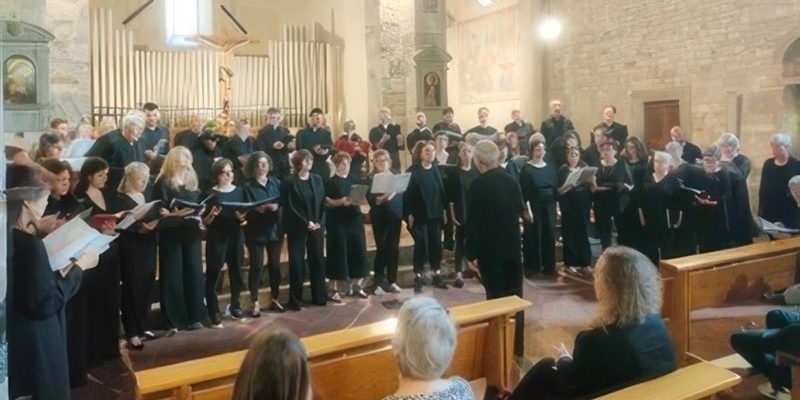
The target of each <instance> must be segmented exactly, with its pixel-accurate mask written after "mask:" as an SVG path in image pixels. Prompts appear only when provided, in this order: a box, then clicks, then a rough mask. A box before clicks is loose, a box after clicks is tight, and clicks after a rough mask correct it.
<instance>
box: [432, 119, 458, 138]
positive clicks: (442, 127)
mask: <svg viewBox="0 0 800 400" xmlns="http://www.w3.org/2000/svg"><path fill="white" fill-rule="evenodd" d="M439 131H450V132H454V133H458V134H459V135H460V134H461V127H460V126H458V124H457V123H455V122H453V123H452V124H448V123H447V122H444V121H442V122H439V123H437V124H436V125H434V126H433V133H436V132H439Z"/></svg>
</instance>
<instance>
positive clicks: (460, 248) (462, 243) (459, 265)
mask: <svg viewBox="0 0 800 400" xmlns="http://www.w3.org/2000/svg"><path fill="white" fill-rule="evenodd" d="M466 246H467V231H466V227H465V226H464V222H462V223H461V225H458V226H456V245H455V248H456V249H455V250H456V251H455V252H454V253H455V254H453V259H454V261H455V269H456V272H463V271H464V250H465V247H466Z"/></svg>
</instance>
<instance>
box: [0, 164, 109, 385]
mask: <svg viewBox="0 0 800 400" xmlns="http://www.w3.org/2000/svg"><path fill="white" fill-rule="evenodd" d="M6 174H7V176H6V185H7V190H6V194H7V209H6V213H7V214H6V215H7V218H8V227H7V231H6V233H7V235H8V236H7V238H8V239H7V240H8V243H7V244H8V252H9V254H8V260H9V261H10V264H9V265H8V293H7V297H6V313H7V320H6V322H7V325H6V326H7V328H6V329H7V331H6V334H7V338H8V366H7V370H8V377H9V383H8V384H9V393H8V394H9V396H10V398H12V399H16V398H18V397H22V396H32V398H33V399H68V398H69V397H70V391H69V390H70V381H69V367H68V364H67V339H66V326H65V325H66V317H65V314H64V308H65V306H66V304H67V301H68V300H69V299H70V298H71V297H72V296H74V295H75V293H76V292H77V291H78V288H79V286H80V283H81V278H82V274H83V270H86V269H90V268H93V267H94V266H95V265H97V261H98V256H97V254H94V253H85V254H83V255H81V256H80V257H78V259H77V260H75V261H74V262H73V263H70V264H69V265H64V266H63V268H61V269H60V270H58V271H53V270H52V269H51V267H50V260H49V259H48V256H47V250H46V249H45V247H44V243H42V239H41V238H40V235H43V234H47V233H49V232H51V231H52V230H54V229H55V227H56V226H57V222H56V221H57V218H56V217H55V216H50V217H42V214H43V212H44V209H45V207H46V206H47V198H48V197H47V196H48V192H49V190H48V189H49V188H48V186H47V184H46V183H44V182H43V181H42V180H41V177H40V175H39V171H38V170H37V169H34V168H32V167H29V166H21V165H10V166H8V170H7V171H6Z"/></svg>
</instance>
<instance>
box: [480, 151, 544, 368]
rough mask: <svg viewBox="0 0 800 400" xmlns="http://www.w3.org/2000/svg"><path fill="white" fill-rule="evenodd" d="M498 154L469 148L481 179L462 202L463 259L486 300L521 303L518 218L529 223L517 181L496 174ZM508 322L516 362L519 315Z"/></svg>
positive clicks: (521, 337) (521, 336) (520, 327)
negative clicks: (480, 284) (512, 324)
mask: <svg viewBox="0 0 800 400" xmlns="http://www.w3.org/2000/svg"><path fill="white" fill-rule="evenodd" d="M499 153H500V152H499V150H498V149H497V146H496V145H495V144H494V143H491V142H488V141H481V142H478V144H477V145H476V146H475V166H476V168H477V169H478V171H480V173H481V175H480V176H479V177H478V178H476V179H475V180H474V181H472V184H471V185H470V188H469V190H468V191H467V198H466V213H467V220H468V221H469V223H468V224H467V226H466V252H467V254H466V256H467V260H469V264H470V268H475V269H477V270H478V271H479V272H480V277H481V280H482V282H483V286H484V288H485V289H486V299H487V300H489V299H496V298H500V297H505V296H512V295H516V296H519V297H522V265H521V263H522V260H521V254H520V249H519V247H520V240H521V238H520V231H519V218H520V217H524V218H525V219H526V220H528V221H530V216H529V215H527V214H526V213H525V205H524V202H523V199H522V191H521V189H520V186H519V183H518V181H516V180H514V179H513V178H512V177H510V176H509V175H508V174H507V173H506V172H505V171H503V170H502V169H501V168H499V159H500V154H499ZM514 319H515V327H514V354H515V355H519V356H521V355H522V354H523V353H524V347H523V346H524V328H525V325H524V324H525V315H524V312H523V311H520V312H518V313H517V314H516V315H515V317H514Z"/></svg>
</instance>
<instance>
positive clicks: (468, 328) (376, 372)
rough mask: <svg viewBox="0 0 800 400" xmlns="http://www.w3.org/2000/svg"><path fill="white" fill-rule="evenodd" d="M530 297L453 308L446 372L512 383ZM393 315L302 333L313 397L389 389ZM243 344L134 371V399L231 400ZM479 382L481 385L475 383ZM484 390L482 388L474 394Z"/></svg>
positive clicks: (344, 399) (375, 395) (366, 395)
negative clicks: (454, 335) (519, 319)
mask: <svg viewBox="0 0 800 400" xmlns="http://www.w3.org/2000/svg"><path fill="white" fill-rule="evenodd" d="M530 306H531V303H530V302H528V301H526V300H523V299H520V298H519V297H516V296H510V297H505V298H502V299H495V300H488V301H482V302H478V303H474V304H469V305H464V306H458V307H453V308H450V310H449V311H450V316H451V317H452V318H453V319H454V320H455V322H456V323H457V324H458V327H459V329H458V346H457V348H456V352H455V355H454V356H453V361H452V362H451V364H450V367H449V368H448V370H447V372H446V376H450V375H458V376H461V377H463V378H464V379H466V380H468V381H476V380H479V379H481V378H485V384H482V385H483V386H485V385H497V386H501V385H502V387H513V378H512V366H513V343H514V325H513V321H512V320H511V318H512V316H513V315H514V314H515V313H516V312H518V311H521V310H524V309H525V308H528V307H530ZM396 324H397V321H396V319H394V318H391V319H387V320H385V321H382V322H377V323H374V324H368V325H364V326H359V327H355V328H350V329H344V330H340V331H334V332H329V333H323V334H319V335H314V336H309V337H306V338H303V339H302V341H303V344H304V345H305V347H306V350H307V352H308V356H309V363H310V365H311V378H312V386H313V389H314V398H315V399H317V400H328V399H336V400H351V399H352V400H356V399H361V400H370V399H380V398H382V397H384V396H387V395H390V394H392V393H393V392H394V391H395V390H396V389H397V385H398V376H399V371H398V368H397V364H396V362H395V360H394V356H393V354H392V349H391V338H392V337H393V335H394V331H395V327H396ZM246 352H247V351H246V350H242V351H237V352H233V353H226V354H220V355H217V356H212V357H206V358H202V359H197V360H192V361H187V362H182V363H178V364H172V365H166V366H163V367H158V368H153V369H148V370H144V371H139V372H136V374H135V375H136V382H137V388H136V392H137V398H138V399H146V400H156V399H157V400H162V399H181V400H189V399H191V400H222V399H225V400H227V399H229V398H230V395H231V392H232V390H233V382H234V381H235V379H236V374H237V373H238V371H239V366H240V365H241V363H242V359H244V356H245V354H246ZM479 384H481V383H479ZM479 396H483V393H479Z"/></svg>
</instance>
